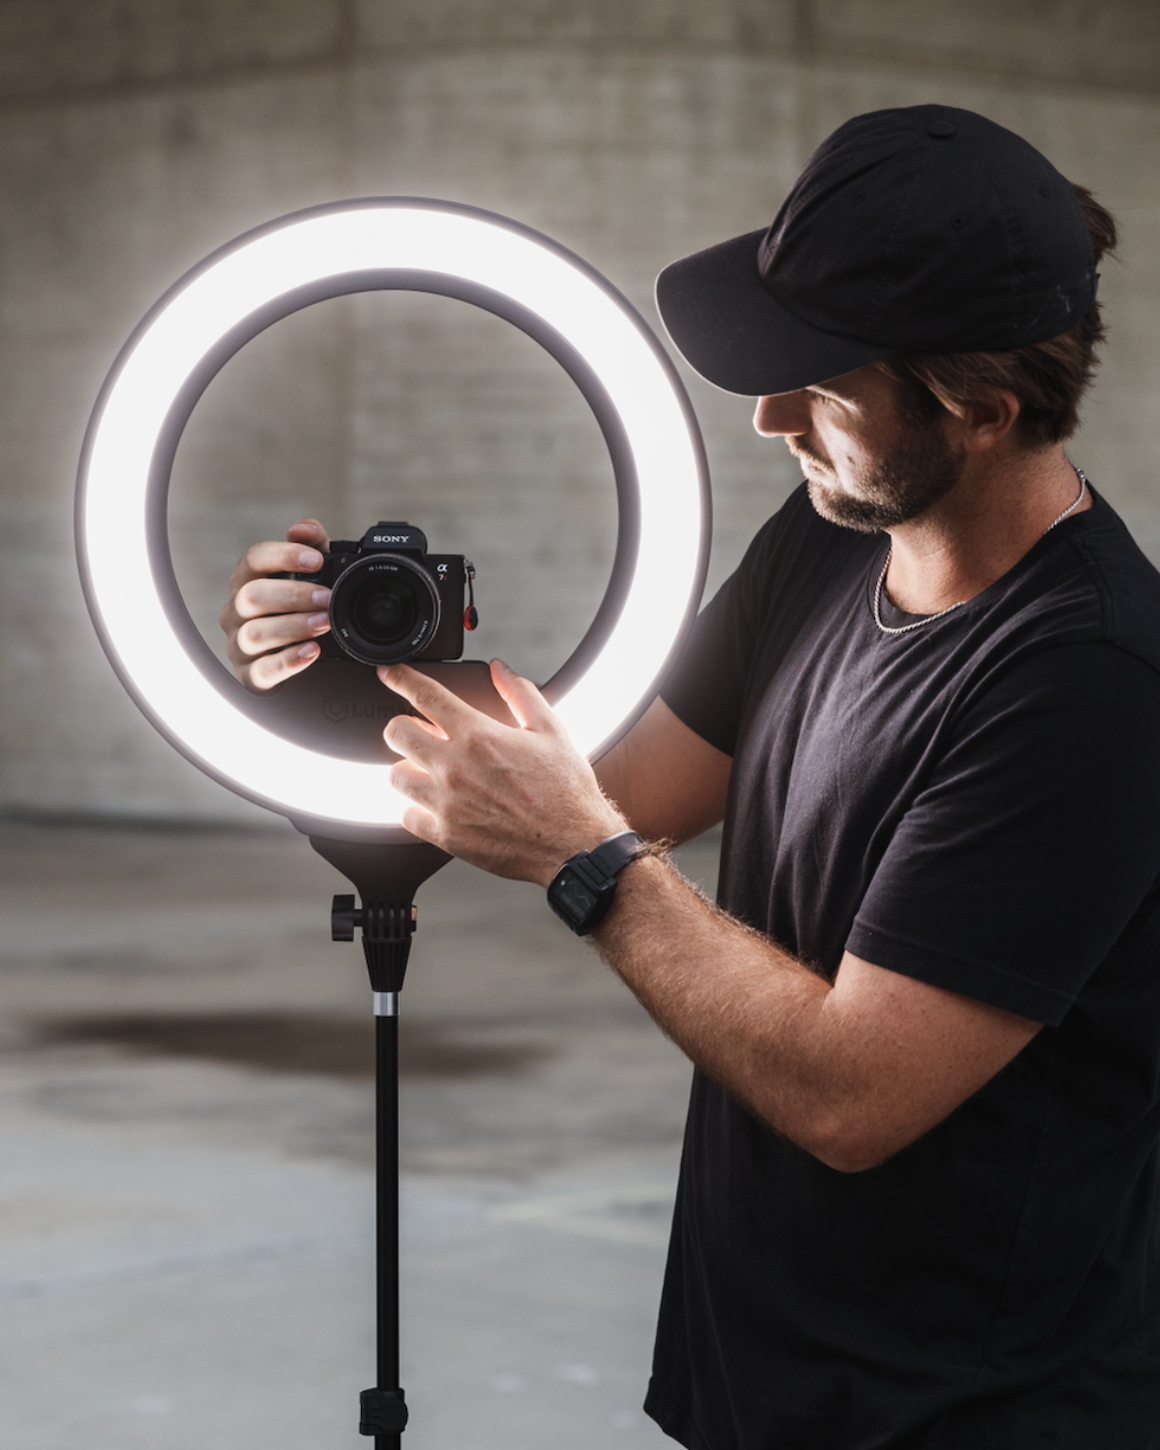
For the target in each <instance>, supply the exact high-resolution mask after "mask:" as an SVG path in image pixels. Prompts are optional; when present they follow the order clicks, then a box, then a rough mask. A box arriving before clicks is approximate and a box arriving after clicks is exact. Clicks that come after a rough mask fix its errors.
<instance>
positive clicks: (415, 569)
mask: <svg viewBox="0 0 1160 1450" xmlns="http://www.w3.org/2000/svg"><path fill="white" fill-rule="evenodd" d="M330 622H331V627H332V629H333V631H334V637H335V639H336V640H337V641H338V643H339V644H340V645H341V646H342V648H343V649H344V650H346V652H347V654H349V655H352V656H353V657H354V658H355V659H356V660H360V661H362V663H363V664H368V665H391V664H399V663H401V662H402V661H403V660H409V659H411V658H412V657H413V656H415V655H417V654H419V653H420V652H421V651H422V650H423V649H424V648H425V647H426V645H427V644H428V643H429V642H430V640H431V638H432V636H433V635H434V633H435V631H436V629H437V628H438V626H439V594H438V591H437V587H436V585H435V582H434V581H433V580H432V578H431V576H430V575H429V574H428V573H427V572H426V570H424V569H423V568H422V567H421V566H420V565H418V564H417V563H415V562H413V561H412V560H410V559H405V558H403V557H402V556H401V555H399V554H371V555H368V556H367V557H365V558H362V559H359V560H358V561H357V562H356V563H354V564H352V565H351V566H350V568H349V569H347V570H345V571H344V572H343V574H342V575H340V577H339V578H338V579H337V580H336V581H335V584H334V588H333V590H332V591H331V597H330Z"/></svg>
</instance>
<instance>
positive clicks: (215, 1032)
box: [29, 1012, 554, 1078]
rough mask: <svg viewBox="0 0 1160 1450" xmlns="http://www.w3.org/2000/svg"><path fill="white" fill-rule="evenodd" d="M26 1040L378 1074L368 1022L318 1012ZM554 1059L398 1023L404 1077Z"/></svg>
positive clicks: (117, 1022) (78, 1022)
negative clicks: (399, 1025)
mask: <svg viewBox="0 0 1160 1450" xmlns="http://www.w3.org/2000/svg"><path fill="white" fill-rule="evenodd" d="M29 1045H30V1046H39V1047H56V1046H78V1045H86V1046H105V1047H109V1048H113V1049H116V1050H119V1051H122V1052H127V1053H133V1054H138V1055H141V1056H149V1057H192V1058H200V1059H202V1060H204V1061H210V1062H222V1063H229V1064H230V1065H231V1066H236V1067H248V1068H252V1069H254V1070H256V1071H259V1072H278V1073H315V1074H318V1075H320V1076H325V1077H338V1078H370V1077H373V1076H374V1071H375V1043H374V1028H373V1024H372V1021H371V1019H370V1018H369V1017H368V1018H367V1019H366V1020H360V1019H357V1018H352V1017H346V1016H341V1015H339V1014H324V1013H316V1012H297V1013H296V1012H279V1013H272V1012H271V1013H260V1012H238V1013H189V1014H181V1015H176V1016H161V1015H156V1014H147V1013H140V1014H121V1015H117V1016H109V1017H74V1018H55V1019H52V1020H42V1021H39V1022H37V1023H36V1024H35V1026H34V1028H33V1030H32V1040H31V1042H30V1043H29ZM552 1056H554V1053H553V1052H552V1050H551V1049H550V1048H548V1047H546V1046H544V1045H542V1044H541V1045H536V1044H531V1043H525V1042H519V1043H516V1042H472V1041H469V1040H467V1039H466V1038H465V1037H464V1036H463V1035H462V1033H460V1034H456V1033H455V1032H453V1031H449V1030H447V1029H446V1028H443V1027H441V1026H438V1025H436V1024H433V1023H425V1022H420V1021H413V1020H405V1021H404V1022H403V1023H402V1024H401V1027H400V1033H399V1073H400V1076H402V1077H413V1078H472V1077H511V1076H516V1075H518V1074H521V1073H523V1072H526V1071H527V1070H528V1069H530V1068H532V1067H534V1066H535V1065H536V1064H538V1063H540V1062H543V1061H544V1060H546V1059H547V1058H550V1057H552Z"/></svg>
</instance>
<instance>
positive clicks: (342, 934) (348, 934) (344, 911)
mask: <svg viewBox="0 0 1160 1450" xmlns="http://www.w3.org/2000/svg"><path fill="white" fill-rule="evenodd" d="M361 925H362V912H361V911H356V910H355V905H354V897H353V896H336V897H335V898H334V900H333V901H332V902H331V904H330V939H331V941H354V929H355V927H356V926H361Z"/></svg>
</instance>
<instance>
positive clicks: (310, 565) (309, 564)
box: [298, 549, 322, 569]
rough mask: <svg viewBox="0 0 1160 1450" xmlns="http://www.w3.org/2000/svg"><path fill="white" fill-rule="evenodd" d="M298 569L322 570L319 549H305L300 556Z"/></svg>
mask: <svg viewBox="0 0 1160 1450" xmlns="http://www.w3.org/2000/svg"><path fill="white" fill-rule="evenodd" d="M298 567H299V568H300V569H321V568H322V555H321V554H320V553H319V552H318V550H317V549H303V550H302V552H301V553H300V554H299V555H298Z"/></svg>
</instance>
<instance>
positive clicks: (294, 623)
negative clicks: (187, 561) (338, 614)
mask: <svg viewBox="0 0 1160 1450" xmlns="http://www.w3.org/2000/svg"><path fill="white" fill-rule="evenodd" d="M286 539H287V542H286V543H284V544H280V543H277V542H274V541H273V540H271V541H268V542H267V543H264V544H254V545H253V546H252V547H251V548H250V549H247V551H246V553H245V555H244V557H243V558H242V561H241V563H240V564H239V565H238V567H237V568H236V569H235V570H234V572H233V575H232V576H231V578H230V597H229V599H228V600H227V601H226V604H225V608H224V609H223V610H222V612H221V614H220V616H219V619H220V622H221V627H222V629H223V630H224V631H225V636H226V641H227V644H226V652H227V654H228V655H229V660H230V664H232V665H233V667H234V674H235V675H236V676H237V678H238V679H239V680H240V681H241V682H242V684H243V685H245V687H246V689H247V690H250V691H251V692H252V693H253V694H255V695H261V694H264V693H265V692H266V691H267V690H271V689H273V688H274V686H275V685H280V684H281V683H282V681H283V680H288V679H289V678H290V676H291V675H296V674H298V673H299V671H301V670H304V669H305V668H306V667H307V665H309V664H311V663H312V662H313V661H314V660H316V659H317V658H318V654H319V647H318V644H317V643H316V639H317V636H318V635H320V634H325V633H326V631H327V630H328V629H329V628H330V616H329V614H328V613H327V607H328V605H329V603H330V590H329V589H327V588H325V587H323V586H322V585H319V584H312V583H311V582H310V581H309V580H305V579H272V578H271V577H270V576H271V575H272V574H312V573H313V572H314V571H315V570H316V569H321V567H322V553H321V551H322V550H323V549H328V548H329V547H330V538H329V536H328V534H327V532H326V530H325V529H324V528H323V527H322V525H321V524H320V523H319V522H318V520H317V519H299V520H298V522H297V523H296V524H291V526H290V527H289V528H288V529H287V530H286Z"/></svg>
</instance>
